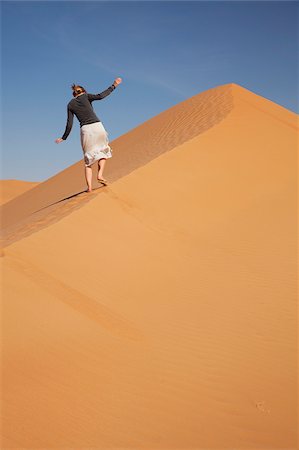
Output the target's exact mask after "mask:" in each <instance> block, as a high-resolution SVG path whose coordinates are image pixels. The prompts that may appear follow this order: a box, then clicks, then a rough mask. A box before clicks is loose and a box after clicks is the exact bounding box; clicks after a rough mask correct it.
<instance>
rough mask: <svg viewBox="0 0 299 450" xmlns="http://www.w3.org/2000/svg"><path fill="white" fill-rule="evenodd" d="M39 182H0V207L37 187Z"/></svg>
mask: <svg viewBox="0 0 299 450" xmlns="http://www.w3.org/2000/svg"><path fill="white" fill-rule="evenodd" d="M37 185H38V182H34V181H23V180H0V205H2V204H3V203H7V202H9V201H10V200H12V199H13V198H15V197H18V196H19V195H21V194H23V192H26V191H28V190H29V189H32V188H33V187H35V186H37Z"/></svg>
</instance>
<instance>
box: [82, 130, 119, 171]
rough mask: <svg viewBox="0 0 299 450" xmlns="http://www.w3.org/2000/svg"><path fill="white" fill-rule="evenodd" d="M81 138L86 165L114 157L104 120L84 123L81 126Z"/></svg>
mask: <svg viewBox="0 0 299 450" xmlns="http://www.w3.org/2000/svg"><path fill="white" fill-rule="evenodd" d="M80 138H81V146H82V150H83V154H84V163H85V166H86V167H88V166H90V165H91V164H93V163H94V162H95V161H98V160H99V159H102V158H105V159H107V158H111V157H112V148H111V147H110V146H109V139H108V133H107V131H106V130H105V128H104V125H103V124H102V122H95V123H90V124H88V125H83V126H82V127H81V128H80Z"/></svg>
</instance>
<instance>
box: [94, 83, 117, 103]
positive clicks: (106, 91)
mask: <svg viewBox="0 0 299 450" xmlns="http://www.w3.org/2000/svg"><path fill="white" fill-rule="evenodd" d="M115 88H116V86H115V84H111V86H109V87H108V88H107V89H105V91H103V92H101V93H100V94H87V96H88V100H89V101H90V102H93V101H94V100H102V99H103V98H105V97H107V95H109V94H111V92H112V91H114V89H115Z"/></svg>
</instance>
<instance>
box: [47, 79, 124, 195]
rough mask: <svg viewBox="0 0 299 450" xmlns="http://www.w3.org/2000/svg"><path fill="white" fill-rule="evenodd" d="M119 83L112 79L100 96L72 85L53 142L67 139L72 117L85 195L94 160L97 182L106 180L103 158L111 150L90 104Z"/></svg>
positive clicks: (117, 80)
mask: <svg viewBox="0 0 299 450" xmlns="http://www.w3.org/2000/svg"><path fill="white" fill-rule="evenodd" d="M121 82H122V79H121V78H116V79H115V80H114V82H113V84H112V85H111V86H109V87H108V88H107V89H106V90H105V91H103V92H101V93H100V94H88V93H87V92H86V90H85V89H84V88H83V87H82V86H79V85H76V84H73V85H72V89H73V97H74V98H73V99H72V100H71V101H70V102H69V103H68V105H67V123H66V127H65V131H64V134H63V136H62V137H61V138H58V139H56V140H55V142H56V143H57V144H59V143H60V142H63V141H65V140H66V139H67V137H68V135H69V134H70V132H71V129H72V126H73V119H74V114H75V116H76V117H77V119H78V120H79V122H80V138H81V146H82V150H83V154H84V163H85V178H86V183H87V192H91V191H92V167H91V166H92V164H94V163H95V162H96V161H98V176H97V178H98V181H99V182H100V183H102V184H104V185H106V184H107V180H106V179H105V178H104V177H103V173H104V167H105V163H106V159H108V158H111V157H112V149H111V147H110V146H109V140H108V133H107V132H106V130H105V128H104V125H103V124H102V122H101V121H100V119H99V118H98V117H97V115H96V114H95V112H94V110H93V107H92V102H93V101H94V100H102V99H103V98H105V97H107V95H109V94H111V92H112V91H114V89H115V88H116V86H117V85H118V84H120V83H121Z"/></svg>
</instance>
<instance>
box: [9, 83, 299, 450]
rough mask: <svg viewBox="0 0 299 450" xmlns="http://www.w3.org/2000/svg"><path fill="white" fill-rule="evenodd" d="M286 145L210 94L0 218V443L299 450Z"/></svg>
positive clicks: (243, 95) (238, 90) (292, 207)
mask: <svg viewBox="0 0 299 450" xmlns="http://www.w3.org/2000/svg"><path fill="white" fill-rule="evenodd" d="M155 124H156V126H155ZM296 139H297V115H296V114H294V113H292V112H290V111H288V110H286V109H285V108H283V107H281V106H279V105H276V104H274V103H273V102H271V101H269V100H266V99H264V98H263V97H261V96H258V95H256V94H254V93H252V92H250V91H248V90H247V89H245V88H243V87H241V86H238V85H235V84H228V85H224V86H219V87H217V88H214V89H210V90H208V91H205V92H204V93H202V94H199V95H198V96H195V97H192V98H191V99H189V100H187V101H186V102H182V103H180V104H179V105H176V106H175V107H173V108H171V109H170V110H168V111H165V112H164V113H162V114H159V115H158V116H156V117H154V118H153V119H151V120H150V121H148V122H146V123H145V124H142V125H141V126H140V127H137V128H136V129H133V130H131V131H130V132H129V133H127V134H126V135H124V136H122V137H121V138H119V139H117V140H115V141H114V142H112V143H111V146H112V148H113V150H114V158H112V160H111V161H109V162H108V163H107V166H106V172H105V175H106V177H107V178H108V179H110V180H111V184H110V185H109V186H108V187H104V188H99V189H97V190H96V191H94V193H92V194H87V193H81V194H78V195H74V194H76V193H79V192H80V191H82V190H83V189H84V188H85V185H84V175H83V164H82V161H80V162H78V163H77V164H75V165H73V166H71V167H70V168H68V169H66V170H65V171H63V172H61V173H60V174H57V175H56V176H55V177H52V178H51V179H49V180H46V181H45V182H43V183H40V184H39V185H38V186H36V187H35V188H33V189H31V190H30V191H28V192H25V193H24V194H22V195H20V196H19V197H17V198H15V199H14V200H12V201H10V202H9V203H7V204H6V205H5V207H3V226H4V227H5V229H4V250H3V257H2V258H1V262H2V267H3V269H2V271H3V272H2V273H3V288H2V293H3V295H2V318H3V320H2V344H3V345H2V348H3V350H2V363H3V370H2V411H1V412H2V418H3V419H2V447H1V448H15V449H21V448H22V449H50V448H52V449H88V450H95V449H97V450H108V449H115V450H116V449H117V450H124V449H130V450H135V449H136V450H143V449H146V450H152V449H159V450H162V449H163V450H175V449H180V450H187V449H192V450H195V449H198V450H199V449H201V450H202V449H218V450H219V449H231V450H241V449H244V450H245V449H256V450H257V449H259V450H261V449H278V448H280V449H281V448H284V449H295V448H297V445H296V444H297V420H296V419H297V417H296V415H297V395H296V392H297V390H296V388H297V373H296V358H297V353H296V352H297V347H296V345H297V340H296V332H297V328H296V319H297V317H296V301H297V298H296V294H297V291H296V287H297V286H296V276H297V273H296V262H297V261H296V256H297V255H296V237H297V236H296V231H297V230H296V219H297V217H296V207H297V197H296V173H297V172H296V170H297V147H296V143H297V141H296ZM62 145H63V144H62ZM135 158H136V159H135ZM72 195H73V197H72ZM66 197H70V198H69V199H67V198H66Z"/></svg>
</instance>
